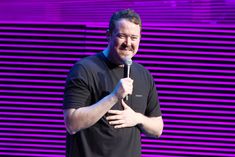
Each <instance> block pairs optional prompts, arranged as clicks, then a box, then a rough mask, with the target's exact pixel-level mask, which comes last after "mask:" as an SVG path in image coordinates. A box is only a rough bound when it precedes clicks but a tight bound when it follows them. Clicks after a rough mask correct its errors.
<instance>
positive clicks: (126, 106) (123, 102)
mask: <svg viewBox="0 0 235 157" xmlns="http://www.w3.org/2000/svg"><path fill="white" fill-rule="evenodd" d="M122 106H123V108H124V109H127V108H129V106H128V105H127V104H126V103H125V101H124V100H123V99H122Z"/></svg>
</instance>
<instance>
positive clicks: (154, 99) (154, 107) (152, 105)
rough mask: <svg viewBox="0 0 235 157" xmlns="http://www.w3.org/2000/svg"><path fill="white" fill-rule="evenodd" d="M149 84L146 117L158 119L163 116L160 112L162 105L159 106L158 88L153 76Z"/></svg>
mask: <svg viewBox="0 0 235 157" xmlns="http://www.w3.org/2000/svg"><path fill="white" fill-rule="evenodd" d="M149 82H150V90H149V94H148V100H147V108H146V111H145V115H146V116H149V117H158V116H161V115H162V113H161V110H160V104H159V99H158V94H157V90H156V86H155V83H154V80H153V77H152V76H151V75H150V81H149Z"/></svg>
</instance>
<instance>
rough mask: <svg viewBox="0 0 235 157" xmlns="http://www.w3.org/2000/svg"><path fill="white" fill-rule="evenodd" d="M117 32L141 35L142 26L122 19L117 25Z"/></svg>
mask: <svg viewBox="0 0 235 157" xmlns="http://www.w3.org/2000/svg"><path fill="white" fill-rule="evenodd" d="M115 32H116V33H126V34H132V35H140V26H139V25H137V24H135V23H133V22H130V21H128V20H127V19H120V20H118V21H116V23H115Z"/></svg>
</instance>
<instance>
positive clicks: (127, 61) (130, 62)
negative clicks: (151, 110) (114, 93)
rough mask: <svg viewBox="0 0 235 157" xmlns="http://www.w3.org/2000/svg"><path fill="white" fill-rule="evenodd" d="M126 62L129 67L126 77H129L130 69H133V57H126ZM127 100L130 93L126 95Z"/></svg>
mask: <svg viewBox="0 0 235 157" xmlns="http://www.w3.org/2000/svg"><path fill="white" fill-rule="evenodd" d="M124 63H125V65H126V67H127V70H126V77H127V78H129V77H130V69H131V64H132V60H131V58H129V57H126V58H125V59H124ZM125 100H126V101H127V100H128V95H127V96H126V97H125Z"/></svg>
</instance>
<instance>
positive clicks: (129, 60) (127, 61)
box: [124, 57, 132, 65]
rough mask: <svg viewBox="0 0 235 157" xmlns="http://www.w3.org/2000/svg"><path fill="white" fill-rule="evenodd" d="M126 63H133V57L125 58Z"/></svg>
mask: <svg viewBox="0 0 235 157" xmlns="http://www.w3.org/2000/svg"><path fill="white" fill-rule="evenodd" d="M124 63H125V64H126V65H131V64H132V60H131V58H128V57H127V58H125V60H124Z"/></svg>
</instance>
